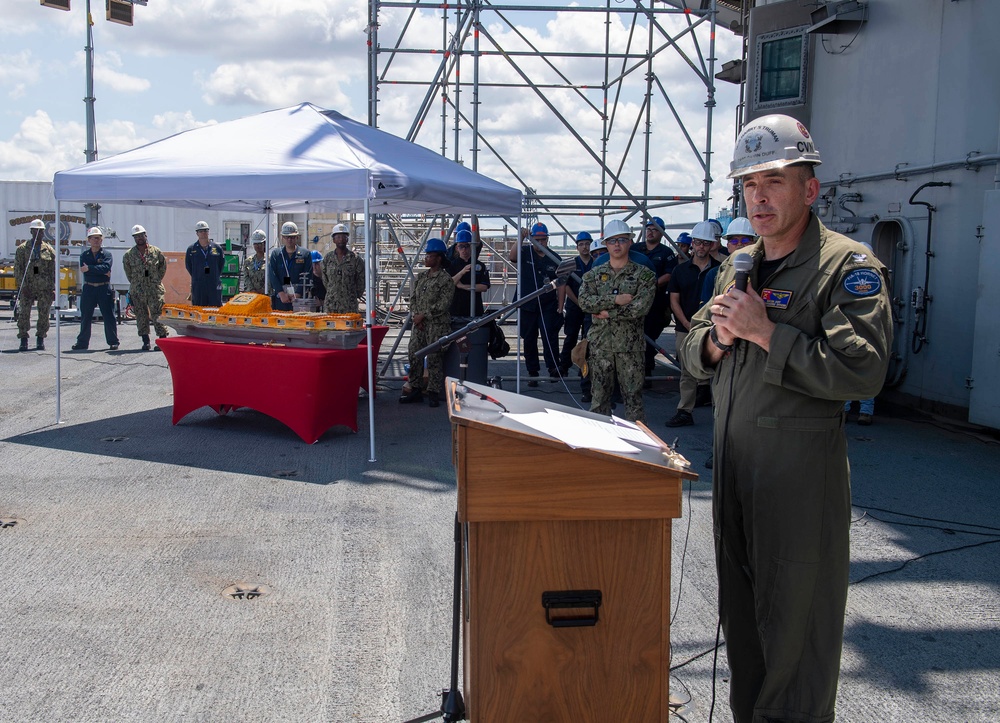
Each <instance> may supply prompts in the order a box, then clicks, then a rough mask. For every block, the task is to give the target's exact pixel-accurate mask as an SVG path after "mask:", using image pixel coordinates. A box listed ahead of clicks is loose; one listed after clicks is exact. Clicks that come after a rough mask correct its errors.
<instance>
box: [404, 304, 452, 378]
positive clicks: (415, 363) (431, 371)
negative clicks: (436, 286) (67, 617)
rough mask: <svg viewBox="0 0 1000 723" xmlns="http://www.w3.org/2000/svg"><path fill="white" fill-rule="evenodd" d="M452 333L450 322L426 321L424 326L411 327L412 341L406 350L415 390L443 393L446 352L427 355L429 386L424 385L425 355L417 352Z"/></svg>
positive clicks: (410, 375)
mask: <svg viewBox="0 0 1000 723" xmlns="http://www.w3.org/2000/svg"><path fill="white" fill-rule="evenodd" d="M450 333H451V325H450V324H432V323H429V322H428V323H425V324H424V328H423V329H422V330H421V329H418V328H417V327H416V326H414V327H413V328H412V329H410V343H409V345H408V346H407V348H406V350H407V352H408V356H409V358H410V359H409V361H410V373H409V377H408V381H409V384H410V388H411V389H413V390H423V391H428V392H437V393H439V394H440V393H441V392H443V391H444V352H443V351H438V352H435V353H433V354H428V355H427V386H424V374H423V369H424V357H418V356H416V353H417V352H418V351H420V350H421V349H423V348H424V347H425V346H427V345H428V344H430V343H431V342H435V341H437V340H438V339H440V338H441V337H442V336H447V335H448V334H450Z"/></svg>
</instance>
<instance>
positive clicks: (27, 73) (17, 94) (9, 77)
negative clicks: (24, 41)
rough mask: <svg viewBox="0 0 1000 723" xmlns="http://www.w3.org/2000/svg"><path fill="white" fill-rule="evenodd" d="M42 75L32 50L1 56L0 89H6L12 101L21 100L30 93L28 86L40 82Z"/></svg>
mask: <svg viewBox="0 0 1000 723" xmlns="http://www.w3.org/2000/svg"><path fill="white" fill-rule="evenodd" d="M40 75H41V72H40V69H39V67H38V62H37V60H36V59H35V57H34V55H33V54H32V52H31V51H30V50H22V51H21V52H19V53H13V54H10V55H0V88H5V89H6V93H7V97H8V98H10V99H11V100H21V99H23V98H24V97H25V96H26V95H27V93H28V86H30V85H34V84H35V83H37V82H38V79H39V77H40Z"/></svg>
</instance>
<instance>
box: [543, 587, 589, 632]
mask: <svg viewBox="0 0 1000 723" xmlns="http://www.w3.org/2000/svg"><path fill="white" fill-rule="evenodd" d="M542 607H544V608H545V622H547V623H548V624H549V625H551V626H552V627H554V628H579V627H585V626H590V625H597V621H598V619H599V615H598V609H599V608H600V607H601V591H600V590H548V591H546V592H543V593H542ZM568 608H573V609H579V608H593V609H594V612H593V615H573V616H565V617H563V616H560V617H553V616H552V614H551V613H552V611H553V610H565V609H568Z"/></svg>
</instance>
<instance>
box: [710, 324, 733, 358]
mask: <svg viewBox="0 0 1000 723" xmlns="http://www.w3.org/2000/svg"><path fill="white" fill-rule="evenodd" d="M708 338H709V339H711V340H712V343H713V344H715V346H716V348H718V349H719V350H720V351H721V352H723V353H725V354H728V353H729V352H731V351H732V350H733V345H732V344H723V343H722V342H721V341H719V335H718V334H716V333H715V327H714V326H713V327H712V331H710V332H709V333H708Z"/></svg>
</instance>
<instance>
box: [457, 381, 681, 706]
mask: <svg viewBox="0 0 1000 723" xmlns="http://www.w3.org/2000/svg"><path fill="white" fill-rule="evenodd" d="M453 382H454V380H451V379H449V380H448V381H447V383H446V389H447V392H448V410H449V415H450V418H451V422H452V435H453V445H452V450H453V461H454V464H455V469H456V473H457V476H458V517H459V520H460V521H461V522H462V523H463V530H464V535H465V544H466V550H465V560H466V562H465V566H464V574H463V578H464V579H463V594H464V597H465V605H464V609H463V622H464V627H463V633H464V636H463V637H464V653H465V655H464V660H465V662H464V674H465V676H464V678H465V679H464V687H463V690H464V697H465V703H466V709H467V713H468V718H469V720H470V721H478V722H480V723H501V722H503V721H511V722H517V723H523V721H566V722H567V723H584V722H586V721H593V722H594V723H606V722H607V721H619V720H621V721H626V720H630V721H664V722H665V721H666V720H667V718H668V713H669V711H668V700H669V698H668V694H669V680H670V671H669V660H670V528H671V518H674V517H680V514H681V485H682V483H683V479H684V478H690V479H695V478H697V475H695V474H694V473H691V472H690V471H686V470H681V469H679V468H676V467H673V466H671V465H670V464H668V463H667V461H666V459H665V457H664V456H663V454H662V453H661V452H660V451H659V450H658V449H655V448H653V447H643V448H642V451H641V452H640V453H639V454H617V453H609V452H599V451H594V450H589V449H572V448H570V447H568V446H567V445H565V444H563V443H562V442H560V441H558V440H556V439H553V438H551V437H548V436H546V435H542V434H540V433H538V432H535V431H533V430H532V429H530V428H529V427H527V426H525V425H522V424H520V423H518V422H515V421H513V420H511V419H509V418H508V417H505V416H503V415H501V413H500V408H499V407H498V406H497V405H495V404H493V403H491V402H488V401H484V400H481V399H479V398H476V397H474V396H473V395H471V394H468V393H466V394H461V393H459V394H456V389H455V387H454V384H453ZM465 386H466V387H468V388H470V389H472V390H475V391H479V392H481V393H484V394H487V395H489V396H492V397H493V398H495V399H496V400H497V401H499V402H501V403H502V404H503V405H504V406H505V407H506V408H507V409H508V410H509V411H510V412H513V413H528V412H537V411H542V410H544V409H545V408H549V409H556V410H558V411H562V412H567V413H571V414H577V415H580V416H584V417H591V418H595V419H600V417H598V416H597V415H592V414H590V413H589V412H579V411H578V410H574V409H571V408H569V407H564V406H561V405H554V404H548V403H546V402H543V401H541V400H538V399H534V398H531V397H526V396H520V395H517V394H512V393H510V392H503V391H500V390H496V389H492V388H490V387H483V386H479V385H476V384H466V385H465ZM457 397H461V398H457ZM604 421H608V420H607V418H604ZM543 601H544V602H543Z"/></svg>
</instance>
